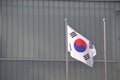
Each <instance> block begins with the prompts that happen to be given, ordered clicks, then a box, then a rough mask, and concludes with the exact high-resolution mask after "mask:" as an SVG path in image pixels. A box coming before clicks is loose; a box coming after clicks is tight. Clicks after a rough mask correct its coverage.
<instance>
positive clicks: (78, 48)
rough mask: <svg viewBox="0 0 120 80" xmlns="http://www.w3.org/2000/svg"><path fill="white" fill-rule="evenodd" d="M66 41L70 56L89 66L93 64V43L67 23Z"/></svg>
mask: <svg viewBox="0 0 120 80" xmlns="http://www.w3.org/2000/svg"><path fill="white" fill-rule="evenodd" d="M67 42H68V51H69V52H70V55H71V57H73V58H74V59H76V60H78V61H81V62H83V63H85V64H86V65H88V66H90V67H92V66H93V63H94V62H93V57H94V56H95V55H96V49H95V46H94V44H93V43H92V42H90V41H89V40H88V39H87V38H85V37H84V36H82V35H81V34H79V33H78V32H76V31H75V30H74V29H72V28H71V27H70V26H69V25H67Z"/></svg>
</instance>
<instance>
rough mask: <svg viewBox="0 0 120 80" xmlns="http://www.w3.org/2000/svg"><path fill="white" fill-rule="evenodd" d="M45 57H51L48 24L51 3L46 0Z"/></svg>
mask: <svg viewBox="0 0 120 80" xmlns="http://www.w3.org/2000/svg"><path fill="white" fill-rule="evenodd" d="M43 4H44V23H43V24H44V26H43V27H44V33H43V34H44V59H49V38H50V36H49V25H48V22H49V21H48V18H49V16H48V15H49V14H48V13H49V12H48V11H49V5H48V1H44V3H43Z"/></svg>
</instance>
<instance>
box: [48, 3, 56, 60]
mask: <svg viewBox="0 0 120 80" xmlns="http://www.w3.org/2000/svg"><path fill="white" fill-rule="evenodd" d="M54 15H55V12H54V3H53V1H51V2H49V36H50V38H49V58H50V59H54V58H55V43H54V42H55V36H54V35H55V26H54V25H55V18H54ZM56 54H58V53H56Z"/></svg>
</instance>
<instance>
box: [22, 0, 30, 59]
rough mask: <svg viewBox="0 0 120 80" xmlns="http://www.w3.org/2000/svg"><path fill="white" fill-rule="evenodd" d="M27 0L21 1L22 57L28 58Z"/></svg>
mask: <svg viewBox="0 0 120 80" xmlns="http://www.w3.org/2000/svg"><path fill="white" fill-rule="evenodd" d="M27 5H28V2H27V1H23V26H24V27H23V33H24V34H23V42H24V44H23V46H24V50H23V58H29V57H28V54H29V53H28V6H27Z"/></svg>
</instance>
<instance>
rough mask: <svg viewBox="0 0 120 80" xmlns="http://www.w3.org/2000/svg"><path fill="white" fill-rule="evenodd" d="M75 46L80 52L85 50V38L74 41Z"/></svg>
mask: <svg viewBox="0 0 120 80" xmlns="http://www.w3.org/2000/svg"><path fill="white" fill-rule="evenodd" d="M74 48H75V50H76V51H78V52H84V51H85V50H86V48H87V44H86V42H85V41H84V40H82V39H80V38H79V39H76V40H75V42H74Z"/></svg>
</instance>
